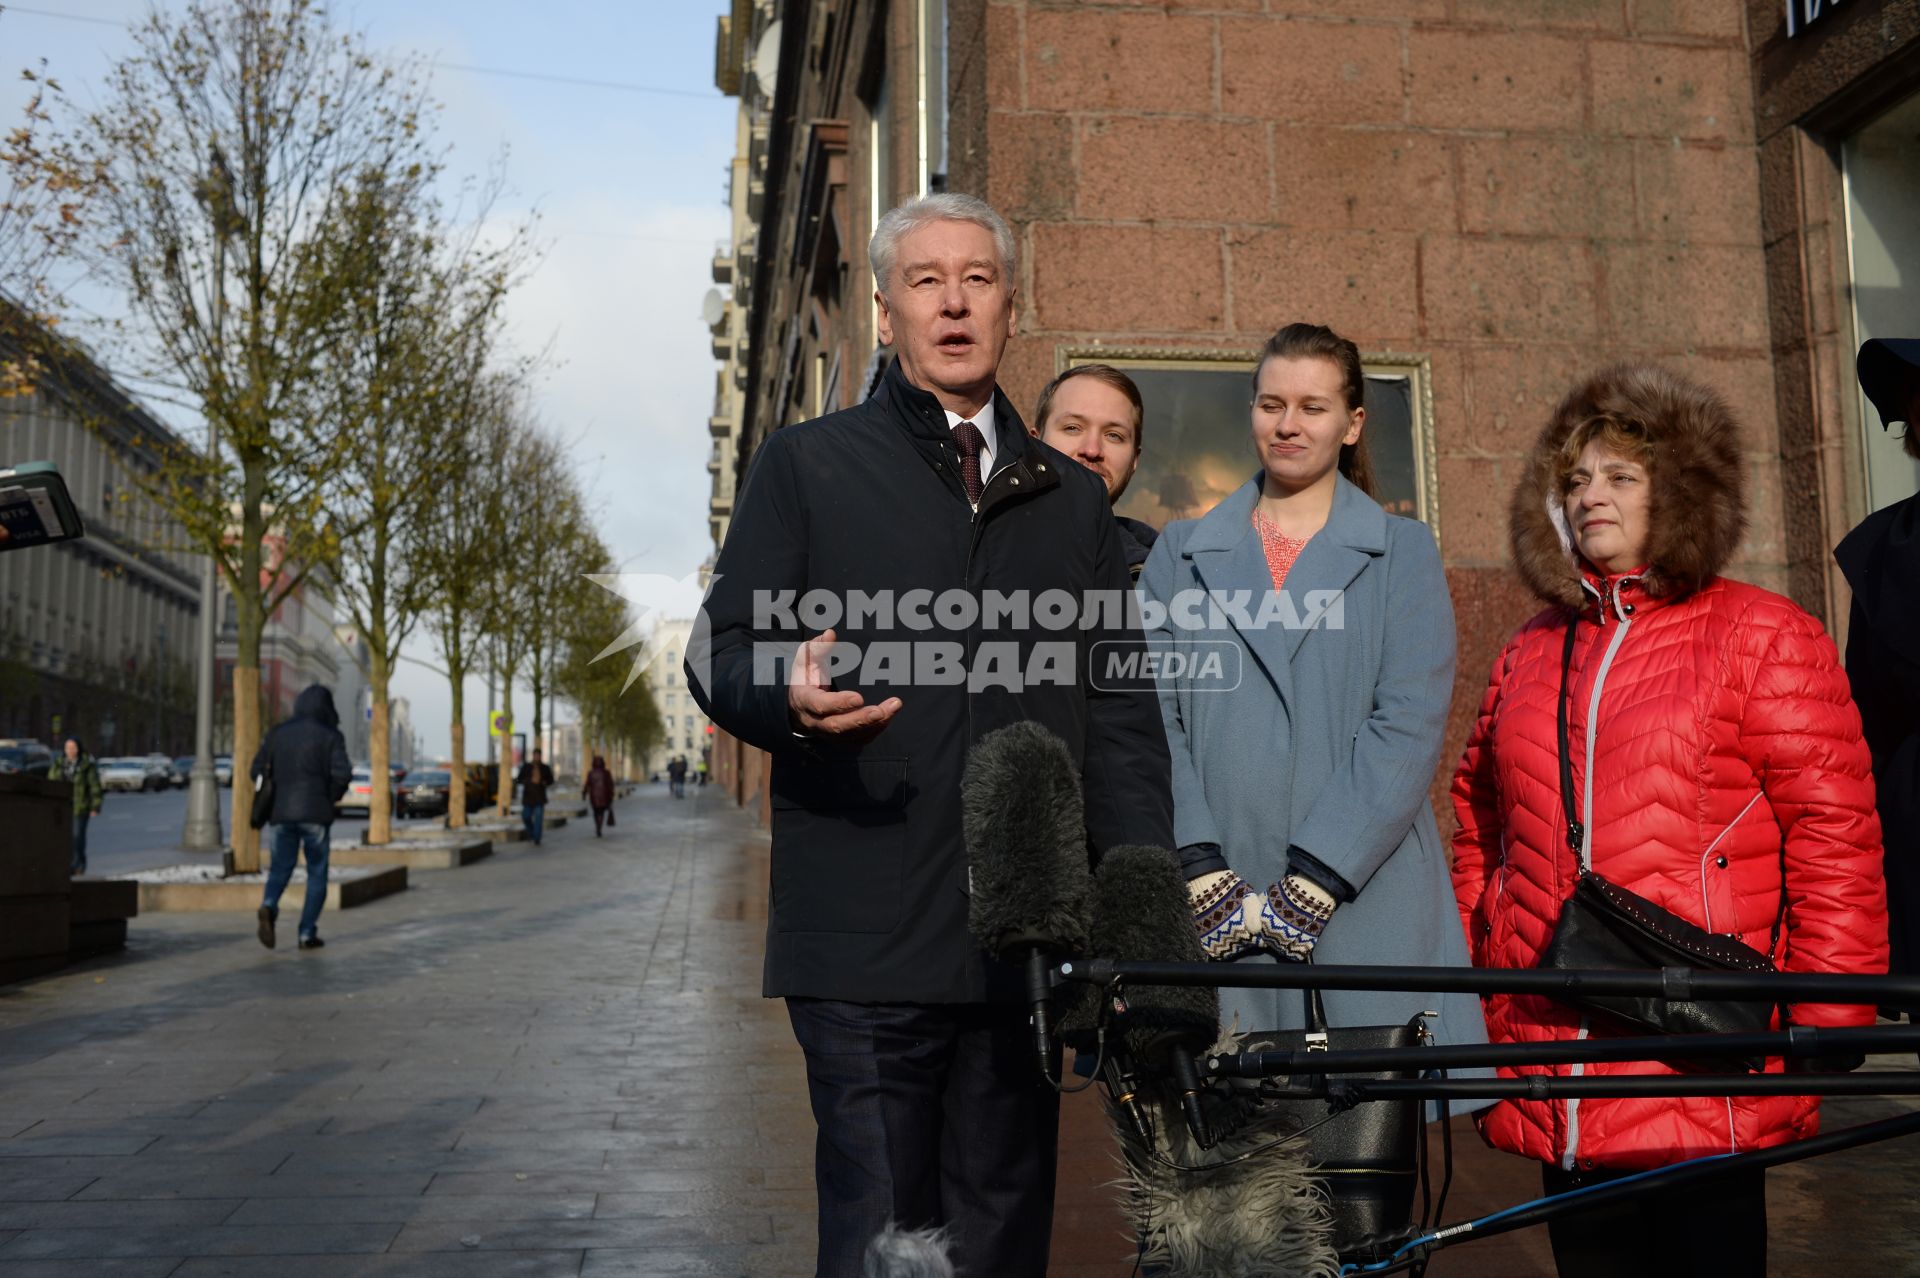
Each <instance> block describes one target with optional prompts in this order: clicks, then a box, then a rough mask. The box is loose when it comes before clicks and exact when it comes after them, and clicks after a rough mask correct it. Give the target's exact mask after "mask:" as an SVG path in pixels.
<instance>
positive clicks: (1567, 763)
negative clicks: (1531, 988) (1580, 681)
mask: <svg viewBox="0 0 1920 1278" xmlns="http://www.w3.org/2000/svg"><path fill="white" fill-rule="evenodd" d="M1579 625H1580V617H1579V615H1578V614H1575V615H1574V616H1572V617H1570V618H1568V620H1567V638H1566V642H1565V643H1564V644H1562V645H1561V648H1560V695H1559V697H1558V698H1557V699H1556V701H1555V704H1554V719H1555V727H1556V731H1557V735H1558V737H1559V746H1560V808H1561V811H1563V812H1564V813H1565V814H1566V818H1567V846H1568V847H1569V848H1571V849H1573V855H1574V856H1575V857H1576V858H1578V857H1579V856H1580V845H1581V844H1583V843H1585V842H1586V836H1587V828H1586V827H1585V826H1584V825H1582V824H1581V823H1580V813H1579V811H1578V810H1577V809H1576V808H1575V807H1574V803H1573V747H1572V744H1571V742H1570V741H1569V736H1570V733H1569V731H1568V728H1567V684H1568V682H1569V681H1570V679H1571V677H1572V672H1573V642H1574V632H1575V630H1576V629H1577V628H1578V627H1579ZM1587 766H1588V767H1592V766H1593V760H1591V759H1589V760H1587ZM1580 868H1581V872H1582V873H1584V874H1592V873H1593V870H1592V869H1591V868H1590V867H1588V866H1586V865H1582V866H1581V867H1580ZM1786 920H1787V844H1786V840H1784V839H1783V840H1781V842H1780V905H1779V908H1777V909H1776V910H1775V911H1774V913H1773V933H1772V935H1771V936H1770V937H1769V938H1768V941H1767V959H1768V961H1769V962H1778V961H1779V953H1780V932H1781V930H1782V928H1784V927H1785V925H1786ZM1780 1020H1781V1023H1782V1024H1785V1023H1786V1009H1785V1006H1784V1005H1782V1007H1781V1015H1780Z"/></svg>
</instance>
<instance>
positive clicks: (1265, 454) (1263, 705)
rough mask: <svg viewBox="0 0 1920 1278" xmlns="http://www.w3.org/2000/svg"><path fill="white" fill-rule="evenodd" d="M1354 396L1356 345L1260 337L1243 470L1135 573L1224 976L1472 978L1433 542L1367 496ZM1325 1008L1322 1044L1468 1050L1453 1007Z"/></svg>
mask: <svg viewBox="0 0 1920 1278" xmlns="http://www.w3.org/2000/svg"><path fill="white" fill-rule="evenodd" d="M1364 385H1365V383H1364V380H1363V376H1362V372H1361V367H1360V356H1359V352H1358V350H1357V349H1356V348H1355V347H1354V345H1353V343H1351V342H1348V341H1346V340H1344V339H1342V338H1340V337H1338V336H1337V335H1336V334H1334V333H1333V332H1332V331H1331V330H1329V329H1326V328H1322V327H1319V326H1317V325H1307V324H1294V325H1290V326H1289V327H1287V328H1284V329H1282V330H1280V332H1278V333H1276V334H1275V335H1274V337H1273V338H1272V339H1271V340H1270V341H1269V342H1268V343H1267V346H1266V349H1265V350H1264V351H1263V352H1262V353H1261V357H1260V363H1259V365H1258V367H1257V369H1256V370H1255V374H1254V399H1253V404H1252V436H1253V444H1254V447H1255V450H1256V452H1257V453H1258V455H1259V458H1260V462H1261V470H1260V473H1259V474H1258V475H1256V476H1254V478H1252V479H1250V480H1249V481H1248V482H1247V483H1246V484H1245V485H1243V486H1242V487H1241V488H1240V489H1239V490H1238V491H1236V492H1235V493H1233V494H1232V495H1231V496H1229V497H1227V498H1226V499H1225V500H1224V501H1222V502H1221V503H1220V504H1219V505H1218V506H1216V507H1215V508H1214V509H1213V510H1212V511H1211V512H1210V513H1209V514H1207V515H1206V516H1205V517H1203V518H1201V519H1197V520H1189V521H1182V522H1178V523H1174V524H1170V525H1169V526H1168V527H1167V530H1166V531H1165V532H1164V533H1163V534H1161V537H1160V540H1159V543H1158V544H1157V545H1156V546H1155V547H1154V550H1153V553H1152V555H1150V556H1149V557H1148V559H1147V563H1146V566H1145V568H1144V569H1143V570H1142V572H1141V575H1140V591H1141V594H1142V596H1143V607H1144V609H1145V612H1146V619H1147V621H1148V641H1149V643H1150V644H1151V645H1152V646H1153V647H1155V648H1165V649H1169V650H1171V651H1170V652H1169V653H1168V654H1167V655H1166V656H1165V657H1164V658H1163V664H1162V667H1161V672H1162V679H1161V683H1160V707H1161V714H1162V717H1163V719H1164V720H1165V722H1166V729H1167V742H1168V745H1169V746H1170V747H1171V751H1172V756H1173V797H1174V833H1175V841H1176V842H1177V843H1178V844H1179V846H1180V858H1181V861H1182V862H1183V864H1184V865H1185V867H1186V872H1187V876H1188V890H1189V892H1190V893H1191V895H1192V897H1193V902H1194V911H1195V926H1196V927H1197V928H1198V929H1199V931H1200V934H1201V939H1202V943H1203V945H1204V946H1205V947H1206V949H1207V952H1208V954H1209V956H1210V957H1212V958H1215V959H1218V960H1221V961H1242V962H1298V961H1304V960H1306V959H1308V958H1309V957H1311V958H1314V959H1316V960H1318V961H1320V962H1323V963H1371V964H1440V965H1447V966H1456V967H1467V966H1470V965H1471V964H1470V960H1469V958H1468V954H1467V943H1466V937H1465V936H1464V935H1463V934H1462V932H1461V930H1460V915H1459V911H1458V910H1457V909H1456V908H1455V907H1454V905H1453V891H1452V887H1451V884H1450V880H1449V877H1448V868H1447V860H1446V852H1445V848H1444V845H1443V844H1442V843H1441V840H1440V832H1439V830H1438V828H1437V827H1436V826H1435V824H1434V818H1433V808H1432V806H1431V804H1430V803H1429V802H1428V798H1427V794H1428V785H1429V783H1430V782H1431V781H1432V780H1433V776H1434V768H1435V765H1436V764H1437V763H1438V762H1439V758H1440V750H1441V734H1442V732H1443V730H1444V728H1445V724H1446V717H1447V705H1448V701H1449V698H1450V696H1451V694H1452V690H1453V663H1454V626H1453V608H1452V604H1451V603H1450V601H1449V599H1448V595H1447V583H1446V577H1445V575H1444V574H1443V572H1442V571H1441V567H1440V554H1439V549H1438V547H1436V546H1435V544H1434V540H1433V534H1432V533H1431V532H1430V531H1429V530H1428V529H1427V527H1426V525H1424V524H1421V523H1418V522H1416V521H1414V520H1411V519H1402V518H1399V517H1397V516H1393V515H1389V514H1387V513H1386V512H1385V511H1383V510H1382V509H1381V508H1380V506H1379V505H1378V504H1377V503H1376V502H1374V500H1373V499H1372V498H1371V497H1370V496H1369V495H1368V490H1369V489H1370V487H1371V485H1370V482H1369V476H1368V474H1367V467H1366V453H1365V448H1364V445H1363V444H1362V442H1361V432H1362V429H1363V427H1364V424H1365V419H1366V410H1365V406H1364V403H1363V392H1364ZM1172 653H1184V654H1185V656H1184V660H1183V659H1182V658H1179V657H1174V656H1173V655H1172ZM1210 657H1211V658H1216V660H1209V658H1210ZM1220 1005H1221V1012H1222V1015H1223V1017H1224V1018H1225V1019H1226V1020H1227V1021H1228V1022H1229V1023H1231V1022H1232V1021H1233V1020H1234V1019H1235V1018H1236V1017H1237V1018H1238V1022H1239V1028H1240V1029H1241V1030H1242V1031H1248V1030H1255V1031H1263V1030H1287V1029H1299V1028H1301V1027H1302V1025H1303V1022H1304V1014H1303V1000H1302V997H1301V995H1300V993H1299V992H1298V991H1293V990H1236V989H1223V990H1222V991H1221V999H1220ZM1325 1006H1326V1013H1327V1021H1328V1023H1329V1024H1330V1025H1332V1026H1342V1025H1348V1026H1371V1025H1395V1024H1404V1023H1405V1022H1406V1021H1407V1020H1408V1019H1409V1018H1411V1017H1413V1016H1416V1015H1421V1014H1423V1013H1427V1012H1437V1013H1438V1015H1437V1016H1433V1017H1430V1018H1429V1019H1428V1024H1429V1026H1430V1028H1431V1029H1432V1031H1433V1033H1434V1036H1435V1038H1436V1040H1437V1041H1439V1042H1442V1043H1482V1042H1485V1041H1486V1027H1485V1024H1484V1022H1483V1021H1482V1019H1481V1014H1480V1000H1479V999H1478V998H1477V997H1475V996H1474V995H1471V994H1432V993H1417V992H1416V993H1396V992H1357V991H1346V990H1329V991H1327V993H1326V995H1325Z"/></svg>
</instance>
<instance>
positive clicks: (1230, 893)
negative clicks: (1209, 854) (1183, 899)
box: [1187, 870, 1260, 962]
mask: <svg viewBox="0 0 1920 1278" xmlns="http://www.w3.org/2000/svg"><path fill="white" fill-rule="evenodd" d="M1187 897H1188V899H1189V900H1190V901H1192V902H1193V927H1194V930H1195V931H1196V932H1198V933H1199V934H1200V948H1201V949H1203V950H1205V951H1206V952H1207V957H1208V958H1209V959H1213V960H1215V961H1216V962H1219V961H1224V960H1227V959H1237V958H1239V957H1241V956H1242V955H1244V954H1254V953H1258V952H1259V950H1260V894H1259V893H1258V892H1255V891H1254V890H1253V887H1252V885H1250V884H1249V883H1248V882H1247V881H1246V880H1245V879H1243V878H1241V877H1240V876H1239V875H1237V874H1235V873H1234V872H1233V871H1232V870H1215V871H1214V872H1213V873H1211V874H1203V875H1201V876H1200V877H1199V878H1197V879H1192V880H1189V881H1188V883H1187Z"/></svg>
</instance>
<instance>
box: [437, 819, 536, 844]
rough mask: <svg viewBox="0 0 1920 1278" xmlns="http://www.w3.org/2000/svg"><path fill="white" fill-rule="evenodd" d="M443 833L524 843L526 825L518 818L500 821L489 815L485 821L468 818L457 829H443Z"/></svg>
mask: <svg viewBox="0 0 1920 1278" xmlns="http://www.w3.org/2000/svg"><path fill="white" fill-rule="evenodd" d="M442 833H443V834H445V835H449V836H460V837H463V838H469V839H485V840H486V841H487V842H489V843H524V842H526V838H527V831H526V827H525V826H523V825H521V824H520V822H519V821H518V820H513V821H502V820H500V819H499V818H498V817H489V818H488V819H486V820H485V821H475V820H473V819H472V818H468V820H467V823H466V825H464V826H462V827H461V828H460V829H458V830H445V831H442Z"/></svg>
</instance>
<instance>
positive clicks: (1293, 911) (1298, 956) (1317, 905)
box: [1260, 874, 1335, 963]
mask: <svg viewBox="0 0 1920 1278" xmlns="http://www.w3.org/2000/svg"><path fill="white" fill-rule="evenodd" d="M1334 904H1335V902H1334V899H1333V894H1332V893H1331V892H1328V891H1327V890H1326V889H1325V888H1323V887H1321V886H1320V885H1319V884H1318V883H1315V882H1314V881H1313V880H1312V879H1309V878H1307V877H1306V876H1305V875H1301V874H1289V875H1288V876H1287V877H1286V878H1284V879H1281V880H1280V881H1279V882H1278V883H1276V884H1274V885H1273V886H1272V887H1270V888H1268V889H1267V899H1266V901H1265V903H1263V904H1262V905H1261V907H1260V932H1261V937H1260V939H1261V942H1262V943H1263V944H1264V945H1265V946H1266V947H1267V948H1268V949H1269V950H1272V951H1273V952H1274V953H1275V954H1277V955H1279V956H1280V957H1281V958H1283V959H1292V960H1293V961H1294V962H1296V963H1304V962H1306V961H1307V960H1308V959H1309V958H1310V957H1312V955H1313V947H1314V946H1315V945H1316V944H1317V943H1318V942H1319V940H1320V933H1321V931H1322V930H1323V929H1324V928H1325V927H1326V926H1327V920H1328V919H1330V918H1332V917H1333V907H1334Z"/></svg>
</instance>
